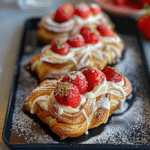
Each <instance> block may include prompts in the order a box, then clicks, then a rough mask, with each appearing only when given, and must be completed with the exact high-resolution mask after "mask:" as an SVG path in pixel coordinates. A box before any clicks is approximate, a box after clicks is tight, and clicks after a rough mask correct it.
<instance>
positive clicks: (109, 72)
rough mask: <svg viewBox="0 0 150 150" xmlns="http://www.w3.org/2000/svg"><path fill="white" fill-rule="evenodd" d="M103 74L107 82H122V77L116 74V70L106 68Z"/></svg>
mask: <svg viewBox="0 0 150 150" xmlns="http://www.w3.org/2000/svg"><path fill="white" fill-rule="evenodd" d="M102 72H103V73H104V74H105V76H106V80H107V81H114V82H115V83H117V82H120V81H122V76H121V75H120V74H119V72H118V71H117V72H116V70H115V69H112V68H111V67H105V68H104V69H103V70H102Z"/></svg>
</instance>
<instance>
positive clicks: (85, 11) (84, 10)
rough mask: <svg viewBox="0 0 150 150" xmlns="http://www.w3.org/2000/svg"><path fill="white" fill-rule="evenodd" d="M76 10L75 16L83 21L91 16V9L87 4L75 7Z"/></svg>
mask: <svg viewBox="0 0 150 150" xmlns="http://www.w3.org/2000/svg"><path fill="white" fill-rule="evenodd" d="M74 8H75V15H78V16H80V17H81V18H83V19H86V18H88V17H89V16H90V14H91V11H90V7H89V6H88V5H86V4H85V3H80V4H77V5H75V7H74Z"/></svg>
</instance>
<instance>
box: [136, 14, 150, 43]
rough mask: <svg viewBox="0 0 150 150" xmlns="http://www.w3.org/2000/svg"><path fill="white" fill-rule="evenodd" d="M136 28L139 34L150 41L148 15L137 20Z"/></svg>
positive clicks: (149, 17) (149, 20)
mask: <svg viewBox="0 0 150 150" xmlns="http://www.w3.org/2000/svg"><path fill="white" fill-rule="evenodd" d="M137 26H138V28H139V30H140V31H141V33H142V34H143V35H144V36H145V37H146V38H147V40H149V41H150V13H149V14H145V15H143V16H141V17H140V18H138V19H137Z"/></svg>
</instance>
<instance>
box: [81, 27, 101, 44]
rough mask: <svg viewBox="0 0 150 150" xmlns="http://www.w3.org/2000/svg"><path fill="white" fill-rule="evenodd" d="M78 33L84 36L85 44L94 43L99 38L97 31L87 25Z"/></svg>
mask: <svg viewBox="0 0 150 150" xmlns="http://www.w3.org/2000/svg"><path fill="white" fill-rule="evenodd" d="M80 34H81V35H82V36H83V37H84V39H85V43H86V44H96V43H98V42H99V40H100V38H99V36H100V35H99V33H98V32H97V31H96V30H95V29H94V28H90V27H89V26H87V25H86V26H83V27H82V28H81V30H80Z"/></svg>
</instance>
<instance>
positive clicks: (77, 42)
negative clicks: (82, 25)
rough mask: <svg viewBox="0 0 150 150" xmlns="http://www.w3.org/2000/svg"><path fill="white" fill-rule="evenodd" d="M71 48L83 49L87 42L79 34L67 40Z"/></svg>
mask: <svg viewBox="0 0 150 150" xmlns="http://www.w3.org/2000/svg"><path fill="white" fill-rule="evenodd" d="M67 43H68V44H70V46H71V47H82V46H84V45H85V40H84V38H83V36H82V35H80V34H77V35H75V36H73V37H71V38H69V39H68V40H67Z"/></svg>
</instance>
